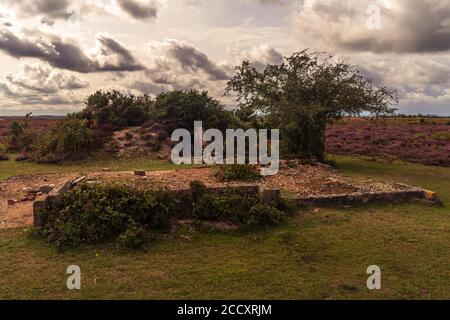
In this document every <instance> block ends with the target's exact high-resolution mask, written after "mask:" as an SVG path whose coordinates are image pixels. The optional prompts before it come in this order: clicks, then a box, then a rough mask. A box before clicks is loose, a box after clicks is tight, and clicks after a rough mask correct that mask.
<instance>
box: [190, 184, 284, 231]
mask: <svg viewBox="0 0 450 320" xmlns="http://www.w3.org/2000/svg"><path fill="white" fill-rule="evenodd" d="M191 198H192V202H193V216H194V217H195V218H197V219H199V220H213V221H225V222H230V223H234V224H237V225H248V226H256V225H273V224H278V223H281V222H282V221H283V220H284V219H285V218H286V214H285V213H284V212H282V211H281V210H279V209H284V208H285V207H284V206H283V204H282V203H280V204H278V203H274V204H271V205H261V204H260V202H259V198H258V195H256V194H245V193H244V194H243V193H238V192H235V191H228V192H227V193H225V194H216V193H213V192H207V189H206V187H205V186H204V185H203V184H202V183H200V182H197V181H194V182H192V183H191Z"/></svg>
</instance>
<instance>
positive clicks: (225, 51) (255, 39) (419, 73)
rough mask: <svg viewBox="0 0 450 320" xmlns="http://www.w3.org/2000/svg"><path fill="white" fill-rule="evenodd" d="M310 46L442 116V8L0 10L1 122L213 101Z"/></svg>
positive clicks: (240, 5)
mask: <svg viewBox="0 0 450 320" xmlns="http://www.w3.org/2000/svg"><path fill="white" fill-rule="evenodd" d="M305 48H311V49H312V50H317V51H326V52H328V53H331V54H333V55H334V56H335V58H336V59H343V60H345V61H347V62H350V63H352V64H355V65H357V66H359V68H360V69H361V71H362V72H363V73H364V74H365V75H366V76H367V77H369V78H371V79H372V81H373V82H374V83H375V84H384V85H388V86H390V87H393V88H396V89H397V90H398V91H399V93H400V98H401V100H400V106H399V108H400V111H401V112H403V113H419V112H420V113H431V114H440V115H450V1H443V0H414V1H411V0H347V1H342V0H100V1H99V0H33V1H32V0H27V1H25V0H0V115H7V114H24V113H25V112H33V113H34V114H65V113H67V112H72V111H76V110H79V109H80V108H82V106H83V100H84V99H85V98H86V97H87V96H88V95H89V94H90V93H93V92H94V91H95V90H98V89H119V90H122V91H125V92H131V93H135V94H140V93H147V94H151V95H155V94H157V93H159V92H160V91H162V90H171V89H188V88H196V89H207V90H208V91H209V92H210V94H211V95H213V96H215V97H217V98H219V99H221V100H222V101H223V102H224V103H225V104H227V105H230V106H231V105H233V100H232V99H231V98H229V97H223V93H224V89H225V86H226V81H227V79H229V77H230V76H232V75H233V67H234V66H235V65H237V64H240V62H241V61H242V60H243V59H247V60H251V61H253V62H254V63H255V64H257V65H258V66H263V65H265V64H267V63H269V64H274V63H279V61H280V60H281V57H282V56H283V55H289V54H291V53H293V52H296V51H300V50H303V49H305Z"/></svg>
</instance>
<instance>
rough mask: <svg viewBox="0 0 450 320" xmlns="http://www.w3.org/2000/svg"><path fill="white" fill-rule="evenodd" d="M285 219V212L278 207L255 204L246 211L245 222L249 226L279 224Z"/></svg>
mask: <svg viewBox="0 0 450 320" xmlns="http://www.w3.org/2000/svg"><path fill="white" fill-rule="evenodd" d="M285 219H286V213H284V212H283V211H280V210H279V209H277V208H275V207H272V206H269V205H264V204H257V205H255V206H254V207H253V208H251V210H250V212H249V213H248V217H247V221H246V224H247V225H250V226H259V225H272V224H280V223H282V222H283V221H284V220H285Z"/></svg>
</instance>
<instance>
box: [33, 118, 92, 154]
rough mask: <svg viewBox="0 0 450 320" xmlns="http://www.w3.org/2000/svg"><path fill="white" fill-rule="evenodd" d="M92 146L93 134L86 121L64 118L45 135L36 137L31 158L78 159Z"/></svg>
mask: <svg viewBox="0 0 450 320" xmlns="http://www.w3.org/2000/svg"><path fill="white" fill-rule="evenodd" d="M93 146H94V136H93V132H92V130H91V129H90V128H89V127H88V124H87V121H85V120H77V119H70V118H69V119H64V120H61V121H59V122H58V124H57V125H56V126H55V127H54V128H53V129H52V130H51V131H50V132H49V133H48V134H47V135H45V136H43V137H41V138H40V139H37V141H36V142H35V144H34V146H33V152H32V153H31V159H32V160H34V161H38V162H58V161H63V160H78V159H82V158H83V157H85V156H86V154H88V153H89V152H90V151H91V150H92V148H93Z"/></svg>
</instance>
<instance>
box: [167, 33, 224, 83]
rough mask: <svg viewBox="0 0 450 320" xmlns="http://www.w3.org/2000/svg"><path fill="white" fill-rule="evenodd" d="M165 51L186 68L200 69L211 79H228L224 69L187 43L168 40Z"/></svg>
mask: <svg viewBox="0 0 450 320" xmlns="http://www.w3.org/2000/svg"><path fill="white" fill-rule="evenodd" d="M167 53H168V54H169V55H170V56H171V57H172V58H173V59H175V60H176V61H177V62H178V63H179V64H180V65H181V66H182V67H183V68H184V69H186V70H192V71H198V70H202V71H204V72H205V73H206V74H208V75H209V77H210V78H211V79H212V80H227V79H229V77H228V75H227V74H226V73H225V71H224V70H223V69H221V68H219V67H218V66H217V65H216V64H215V63H213V62H212V61H211V60H210V59H209V58H208V56H207V55H206V54H204V53H203V52H201V51H199V50H198V49H196V48H195V47H193V46H191V45H189V44H186V43H184V42H179V41H175V40H170V41H169V46H168V50H167Z"/></svg>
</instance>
